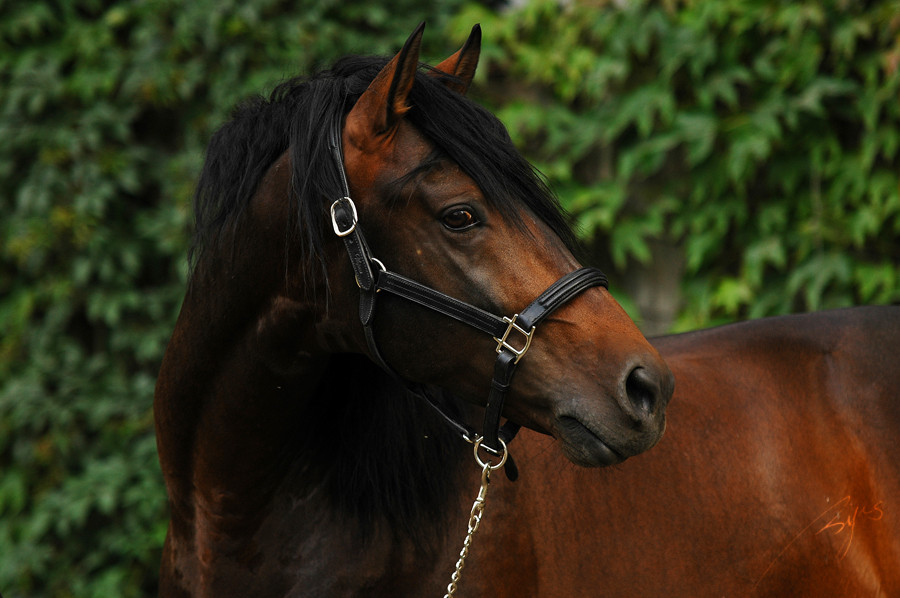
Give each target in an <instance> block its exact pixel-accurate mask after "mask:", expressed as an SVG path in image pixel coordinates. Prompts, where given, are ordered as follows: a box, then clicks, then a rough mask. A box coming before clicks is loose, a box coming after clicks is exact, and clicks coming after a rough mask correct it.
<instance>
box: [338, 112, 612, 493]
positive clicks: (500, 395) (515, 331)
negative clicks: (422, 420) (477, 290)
mask: <svg viewBox="0 0 900 598" xmlns="http://www.w3.org/2000/svg"><path fill="white" fill-rule="evenodd" d="M329 144H330V146H331V151H332V154H333V156H334V160H335V162H336V163H337V166H338V171H339V172H340V176H341V183H342V187H343V189H342V193H343V195H342V197H340V198H339V199H337V200H335V201H334V203H332V204H331V224H332V227H333V229H334V233H335V235H337V236H338V237H340V238H342V239H343V240H344V245H345V246H346V248H347V254H348V255H349V257H350V263H351V264H352V266H353V272H354V274H355V276H356V283H357V285H358V286H359V293H360V295H359V319H360V322H361V323H362V325H363V329H364V330H365V336H366V342H367V344H368V346H369V351H370V353H371V355H372V357H373V358H374V360H375V361H376V362H377V363H378V364H379V366H380V367H382V368H383V369H384V370H385V371H387V372H389V373H390V374H392V375H393V376H394V377H395V378H397V379H398V380H400V381H401V382H402V383H403V384H404V385H405V386H406V387H407V388H408V389H410V390H411V391H412V392H413V393H414V394H416V395H418V396H421V397H423V398H424V399H426V401H427V402H428V404H429V405H431V406H432V407H433V408H434V409H435V410H437V412H438V413H439V414H440V415H441V416H442V417H443V418H444V419H445V420H446V421H447V422H448V423H449V424H450V425H451V426H452V427H453V428H455V429H456V430H457V432H458V433H459V434H460V435H461V436H462V437H463V438H465V439H466V440H467V441H468V442H472V443H475V442H478V444H479V445H480V446H481V448H484V449H485V450H486V451H488V452H490V453H493V454H494V455H498V456H499V455H505V453H506V444H507V443H508V442H509V441H511V440H512V438H513V437H514V436H515V434H516V432H518V429H519V426H518V424H516V423H514V422H511V421H507V422H506V424H504V426H503V427H502V428H501V426H500V418H501V414H502V411H503V401H504V399H505V397H506V394H507V392H508V391H509V387H510V383H511V382H512V377H513V374H514V373H515V371H516V366H517V364H518V363H519V361H520V360H521V359H522V358H523V357H524V356H525V354H526V353H527V352H528V349H529V348H530V347H531V343H532V339H533V337H534V333H535V330H536V328H537V325H538V324H539V323H540V322H541V321H542V320H543V319H544V318H546V317H547V316H548V315H549V314H551V313H552V312H553V311H554V310H556V309H557V308H558V307H560V306H562V305H564V304H565V303H567V302H568V301H570V300H571V299H573V298H574V297H575V296H577V295H578V294H580V293H581V292H583V291H585V290H587V289H589V288H592V287H604V288H607V287H608V283H607V279H606V275H604V274H603V272H601V271H600V270H598V269H596V268H580V269H578V270H575V271H573V272H570V273H568V274H566V275H565V276H563V277H562V278H560V279H559V280H557V281H556V282H555V283H553V284H552V285H550V287H549V288H547V290H545V291H544V292H543V293H541V294H540V295H539V296H538V298H537V299H535V300H534V301H533V302H532V303H531V304H530V305H528V306H527V307H526V308H525V309H524V310H522V311H521V312H519V313H517V314H514V315H513V316H512V317H506V316H497V315H494V314H492V313H490V312H487V311H485V310H483V309H481V308H478V307H475V306H474V305H470V304H468V303H465V302H463V301H460V300H458V299H454V298H453V297H450V296H449V295H445V294H444V293H441V292H440V291H436V290H435V289H432V288H430V287H427V286H425V285H422V284H420V283H418V282H416V281H414V280H411V279H409V278H406V277H404V276H402V275H400V274H397V273H395V272H391V271H390V270H388V269H387V268H386V267H385V265H384V263H382V262H381V261H380V260H378V259H376V258H375V257H374V256H373V255H372V253H371V251H370V250H369V246H368V245H367V244H366V240H365V237H364V236H363V232H362V228H361V226H360V223H359V217H358V214H357V211H356V205H355V204H354V203H353V200H352V199H350V188H349V186H348V184H347V175H346V173H345V170H344V156H343V149H342V147H341V119H340V117H337V118H336V119H335V123H334V125H333V127H332V128H331V130H330V132H329ZM379 291H384V292H387V293H391V294H393V295H397V296H398V297H403V298H404V299H407V300H409V301H412V302H414V303H418V304H419V305H422V306H424V307H427V308H429V309H431V310H434V311H437V312H439V313H441V314H444V315H445V316H448V317H451V318H453V319H455V320H457V321H459V322H462V323H464V324H467V325H469V326H472V327H473V328H476V329H478V330H480V331H482V332H485V333H487V334H489V335H491V337H493V339H494V341H496V343H497V347H496V353H497V358H496V361H495V362H494V376H493V380H492V381H491V389H490V394H489V395H488V400H487V405H486V407H485V412H484V425H483V432H482V434H481V435H478V434H477V432H476V431H475V430H474V429H472V428H471V427H470V426H468V425H467V424H465V423H463V422H459V421H457V420H456V419H454V418H452V417H450V416H449V415H448V414H447V413H445V412H444V411H443V409H442V408H441V406H440V405H439V404H438V403H437V402H436V401H435V400H433V399H432V398H431V397H430V396H429V394H428V392H427V390H426V389H425V387H424V386H422V385H417V384H414V383H412V382H410V381H408V380H404V379H403V378H402V377H401V376H400V375H399V374H398V373H397V372H396V371H395V370H394V369H393V368H392V367H391V366H390V365H388V363H387V362H386V361H385V360H384V358H383V357H382V356H381V352H380V351H379V350H378V345H377V343H376V341H375V333H374V329H373V325H372V324H373V319H374V315H375V304H376V293H377V292H379ZM510 465H511V460H509V461H507V470H506V471H507V475H509V476H510V478H511V479H515V477H516V475H517V474H516V472H515V468H514V466H512V468H510Z"/></svg>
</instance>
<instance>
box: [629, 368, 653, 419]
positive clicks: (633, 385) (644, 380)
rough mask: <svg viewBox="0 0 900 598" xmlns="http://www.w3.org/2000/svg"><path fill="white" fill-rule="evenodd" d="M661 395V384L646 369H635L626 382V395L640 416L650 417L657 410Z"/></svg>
mask: <svg viewBox="0 0 900 598" xmlns="http://www.w3.org/2000/svg"><path fill="white" fill-rule="evenodd" d="M659 393H660V390H659V382H658V381H657V380H656V377H655V376H654V375H653V374H652V373H651V372H650V371H649V370H647V369H646V368H643V367H640V366H638V367H636V368H634V369H633V370H631V373H630V374H628V378H627V379H626V380H625V394H626V396H627V397H628V400H629V401H630V402H631V404H632V405H633V406H634V407H637V409H638V410H639V411H640V415H643V416H646V415H649V414H650V413H652V412H653V411H654V409H656V404H657V402H658V400H659Z"/></svg>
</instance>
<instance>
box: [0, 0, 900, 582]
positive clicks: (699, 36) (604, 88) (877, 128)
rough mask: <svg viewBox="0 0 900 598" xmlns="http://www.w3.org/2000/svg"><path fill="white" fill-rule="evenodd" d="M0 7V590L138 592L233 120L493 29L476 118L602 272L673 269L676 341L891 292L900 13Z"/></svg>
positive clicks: (157, 3)
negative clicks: (164, 391) (271, 94)
mask: <svg viewBox="0 0 900 598" xmlns="http://www.w3.org/2000/svg"><path fill="white" fill-rule="evenodd" d="M431 6H432V8H431V9H429V11H428V12H427V14H425V13H423V11H422V9H421V7H420V3H419V2H417V1H413V0H392V2H390V3H387V2H384V3H373V2H370V1H368V0H351V1H347V0H344V1H341V2H338V1H336V0H335V1H324V2H319V1H316V2H313V1H312V0H301V1H299V2H286V1H280V0H242V1H240V2H235V1H233V0H193V1H192V2H181V1H176V0H143V1H141V0H134V1H124V0H123V1H118V2H115V1H103V0H69V1H66V0H59V1H49V0H31V1H21V2H18V1H11V0H0V140H2V142H0V218H2V220H0V592H3V594H4V596H6V597H7V598H14V597H16V596H126V597H127V596H140V595H149V594H152V593H154V591H155V576H156V569H157V563H158V559H159V551H160V548H161V544H162V539H163V537H164V533H165V521H166V514H165V499H164V490H163V486H162V479H161V476H160V473H159V467H158V465H157V462H156V454H155V441H154V438H153V426H152V413H151V404H152V394H153V385H154V380H155V376H156V370H157V368H158V366H159V362H160V359H161V356H162V352H163V350H164V348H165V343H166V341H167V339H168V335H169V334H170V332H171V329H172V325H173V323H174V318H175V315H176V313H177V310H178V307H179V305H180V300H181V297H182V295H183V291H184V284H185V278H186V262H185V250H186V245H187V238H188V234H189V229H190V221H191V216H190V212H189V201H190V195H191V190H192V187H193V184H194V181H195V179H196V176H197V174H198V171H199V167H200V165H201V163H202V158H203V150H204V147H205V144H206V141H207V140H208V138H209V136H210V135H211V133H212V131H213V130H214V128H215V127H216V126H218V125H219V124H221V123H222V122H223V121H224V120H225V119H226V118H227V115H228V112H229V110H230V108H231V106H232V105H233V104H234V103H235V102H236V101H238V100H239V99H241V98H243V97H246V96H247V95H249V94H251V93H259V92H266V91H268V90H270V89H271V88H272V87H273V86H274V84H275V83H277V82H278V81H280V80H282V79H283V78H285V77H288V76H291V75H294V74H297V73H301V72H306V73H308V72H311V71H313V70H315V69H317V68H320V67H323V66H326V65H327V64H328V63H329V62H331V61H332V60H333V59H334V58H336V57H337V56H340V55H343V54H346V53H350V52H362V53H382V54H385V53H390V52H392V51H395V50H396V49H397V48H398V47H399V46H400V44H402V42H403V40H404V39H405V38H406V36H407V35H408V33H409V32H410V31H411V30H412V29H413V28H414V27H415V25H416V24H417V23H418V21H420V20H422V19H427V20H428V21H429V30H428V34H427V35H426V38H425V42H426V46H425V48H424V57H425V58H426V59H427V60H432V61H434V60H437V59H440V58H442V57H444V56H445V55H446V54H447V53H449V52H450V51H453V50H455V48H456V47H457V46H458V45H459V44H460V43H461V42H462V40H463V39H465V36H466V35H467V33H468V30H469V28H470V27H471V25H472V24H473V23H474V22H481V23H482V26H483V28H484V32H485V47H484V54H483V58H482V66H481V69H480V71H479V75H478V78H477V80H476V87H475V88H474V89H473V91H472V94H473V95H474V96H475V97H476V98H477V99H480V100H481V101H483V102H484V103H486V104H487V105H488V106H489V107H491V108H492V109H494V110H495V111H496V112H497V113H498V115H499V116H501V118H502V119H503V120H504V121H505V122H506V123H507V125H508V126H509V127H510V130H511V133H512V134H513V136H514V138H515V139H516V141H517V143H519V145H520V147H522V148H523V149H524V150H525V151H526V153H527V154H528V155H529V157H531V158H532V160H534V161H535V162H536V163H537V164H538V165H539V167H540V168H541V169H542V170H543V171H544V172H545V174H546V175H547V176H548V178H549V179H550V181H551V183H552V184H553V185H554V186H555V187H556V189H557V190H558V191H559V193H560V196H561V198H562V200H563V202H564V204H565V205H566V206H567V207H568V208H569V209H570V210H571V211H572V212H573V213H574V214H575V215H576V217H577V221H578V223H579V225H580V227H581V231H582V235H583V237H584V238H585V239H586V240H588V241H592V242H593V244H594V246H595V247H596V248H597V249H598V251H599V252H601V253H604V254H606V255H608V256H609V259H610V260H611V266H612V267H614V268H617V269H620V270H622V271H623V274H624V273H625V272H627V270H628V267H629V265H630V264H633V263H636V262H642V261H647V260H650V259H652V253H651V251H650V242H651V241H652V240H654V239H663V240H665V241H666V242H667V243H669V244H670V245H671V246H672V247H674V248H675V249H673V250H676V251H681V252H683V254H684V258H685V264H686V270H685V273H684V282H683V289H682V290H683V293H684V297H685V302H684V307H683V309H682V311H681V315H680V319H679V322H678V324H677V326H678V327H681V328H685V327H696V326H701V325H707V324H709V323H712V322H718V321H722V320H730V319H738V318H744V317H756V316H762V315H768V314H773V313H782V312H787V311H799V310H807V309H819V308H825V307H831V306H838V305H850V304H855V303H891V302H897V301H898V300H900V271H898V267H897V264H896V261H897V258H898V256H900V240H898V239H900V192H898V146H900V102H898V100H900V74H898V62H900V38H898V31H900V21H898V18H900V17H898V15H900V3H898V2H876V3H869V4H867V5H865V4H862V3H857V2H826V3H820V2H792V3H781V2H744V1H737V0H722V1H718V2H685V3H677V2H642V1H633V2H619V3H607V2H571V3H566V4H565V6H560V5H558V4H557V3H554V2H549V1H547V0H532V1H530V2H528V3H526V4H525V5H524V6H522V7H521V8H517V9H515V10H513V11H512V12H505V13H498V12H496V11H494V10H492V9H490V8H487V7H486V6H484V5H482V4H477V3H472V2H468V3H466V2H464V1H463V0H441V1H439V2H435V3H432V5H431Z"/></svg>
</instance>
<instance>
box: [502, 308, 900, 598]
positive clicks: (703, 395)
mask: <svg viewBox="0 0 900 598" xmlns="http://www.w3.org/2000/svg"><path fill="white" fill-rule="evenodd" d="M654 344H655V345H656V346H657V348H658V349H659V351H660V353H661V354H662V355H663V357H664V358H665V359H666V361H667V362H668V363H669V365H670V367H671V368H672V370H673V372H674V373H675V377H676V391H675V396H674V398H673V400H672V403H671V405H670V408H669V415H668V422H669V424H668V429H667V431H666V434H665V436H664V437H663V439H662V441H661V442H660V443H659V444H658V445H657V446H656V447H655V448H653V449H651V450H650V451H648V452H647V453H646V454H643V455H639V456H637V457H634V458H632V459H630V460H628V461H627V462H625V463H624V464H622V465H620V466H617V467H615V468H608V469H604V470H584V469H579V468H575V467H570V466H568V465H560V462H561V459H560V458H559V457H558V455H556V454H554V453H555V451H553V450H552V441H551V440H549V439H545V438H542V437H539V436H536V435H533V434H527V435H526V438H527V440H525V441H524V442H522V444H521V445H519V448H517V449H516V450H517V451H520V452H521V453H524V455H523V456H522V457H521V458H520V462H521V463H522V469H523V479H522V481H520V482H519V483H518V487H516V488H513V487H511V486H510V485H505V486H506V488H505V490H504V491H502V493H504V494H506V495H507V496H505V499H506V500H507V501H508V503H509V504H503V505H502V506H501V501H500V500H498V501H497V502H498V506H496V507H494V508H495V509H496V510H493V512H491V513H489V515H488V517H487V520H486V528H487V529H490V528H491V527H493V526H496V527H497V528H503V527H507V526H509V527H515V526H517V527H518V529H522V528H524V527H525V526H528V527H529V531H528V536H529V539H530V540H529V541H527V542H526V541H524V540H523V541H521V544H522V545H524V546H527V549H526V548H519V549H517V550H512V549H511V548H510V545H509V543H507V544H505V546H497V547H496V550H497V552H496V553H494V554H492V555H491V556H489V557H487V558H488V559H489V560H491V559H493V560H502V559H504V558H505V559H506V560H507V561H508V562H513V561H515V560H518V561H520V562H527V563H532V566H533V567H535V568H537V571H532V572H530V573H529V576H528V579H527V580H525V579H523V583H528V584H529V585H530V586H531V587H535V586H536V587H537V591H536V592H535V595H541V596H563V595H597V596H658V595H673V596H723V595H727V596H794V595H796V596H835V597H837V596H842V597H845V596H898V595H900V568H898V567H897V566H896V565H897V563H900V506H898V504H897V502H896V500H897V499H896V497H897V496H900V442H898V441H897V438H898V436H900V397H898V396H897V395H898V390H900V368H898V367H896V365H895V362H896V357H897V355H898V354H900V308H864V309H851V310H838V311H833V312H823V313H818V314H813V315H805V316H790V317H785V318H770V319H765V320H760V321H754V322H747V323H743V324H737V325H731V326H725V327H721V328H716V329H712V330H708V331H701V332H696V333H688V334H684V335H677V336H671V337H666V338H661V339H657V340H656V341H654ZM500 493H501V492H498V494H500ZM501 511H504V513H500V512H501ZM492 518H496V519H497V520H496V522H495V523H493V525H492V524H491V520H492ZM485 537H486V538H490V537H491V534H490V533H485ZM510 553H515V554H510ZM519 553H521V554H519ZM554 563H555V564H554ZM563 563H568V565H564V564H563ZM491 591H492V592H494V593H495V594H496V592H498V591H499V592H500V593H499V594H497V595H505V594H503V590H501V589H499V588H492V589H491ZM586 592H587V593H586ZM485 595H487V594H485Z"/></svg>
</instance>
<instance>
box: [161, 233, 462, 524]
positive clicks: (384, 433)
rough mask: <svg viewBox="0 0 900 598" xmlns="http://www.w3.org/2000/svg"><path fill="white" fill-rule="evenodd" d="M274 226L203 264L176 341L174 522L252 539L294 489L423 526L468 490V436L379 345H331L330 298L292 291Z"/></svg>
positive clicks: (339, 511) (165, 408)
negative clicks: (324, 301)
mask: <svg viewBox="0 0 900 598" xmlns="http://www.w3.org/2000/svg"><path fill="white" fill-rule="evenodd" d="M240 236H241V231H240V230H238V231H236V237H238V238H239V237H240ZM272 236H274V237H276V239H275V240H274V241H273V240H271V239H270V240H269V241H268V242H263V241H258V242H244V243H238V244H236V245H235V246H234V250H233V251H232V252H231V257H230V259H228V258H226V259H220V260H213V259H212V256H209V257H210V259H208V260H207V261H206V263H201V264H198V268H197V271H196V272H195V276H194V280H193V281H192V284H191V287H190V289H189V291H188V294H187V296H186V298H185V302H184V305H183V307H182V313H181V315H180V317H179V321H178V323H177V325H176V329H175V333H174V335H173V338H172V340H171V342H170V345H169V348H168V349H167V353H166V357H165V360H164V363H163V367H162V369H161V372H160V378H159V382H158V386H157V395H156V405H155V410H156V417H157V431H158V435H159V452H160V461H161V463H162V467H163V472H164V474H165V476H166V481H167V486H168V488H169V494H170V500H171V506H172V512H173V513H172V515H173V517H172V521H173V531H175V532H176V533H177V531H178V529H179V528H180V529H181V531H182V532H183V534H186V535H187V536H190V535H192V534H194V533H195V530H196V529H197V528H198V525H197V519H198V518H200V517H205V518H211V519H214V520H215V525H216V526H217V530H216V533H218V534H221V535H224V536H229V537H232V538H236V539H240V538H246V537H249V536H251V535H252V534H253V531H254V529H255V528H256V526H258V525H259V523H260V517H261V516H262V515H261V514H262V513H263V512H266V510H267V509H268V508H269V507H270V505H271V504H272V503H273V501H275V499H276V497H278V496H279V495H281V496H285V495H287V497H288V498H289V499H290V500H288V501H287V503H290V502H295V503H296V501H298V500H301V501H302V500H306V499H305V498H304V497H310V496H315V497H316V499H315V500H317V501H318V502H319V504H318V505H316V506H317V508H324V509H327V510H331V511H332V512H333V513H334V514H335V515H336V517H339V518H340V519H342V520H345V521H353V522H355V523H354V524H353V525H354V526H355V527H357V528H358V529H360V530H363V531H364V532H365V531H366V530H371V529H373V528H374V527H376V526H381V525H382V524H384V523H386V524H387V525H389V526H390V527H392V528H395V529H400V530H405V532H406V533H407V534H408V535H410V536H412V537H413V538H414V539H423V538H422V535H423V533H422V530H437V529H439V528H440V525H439V524H438V525H435V524H436V523H439V520H440V519H441V517H442V514H443V513H444V512H446V509H445V508H444V506H445V504H446V503H447V501H448V500H453V499H454V498H453V497H454V491H453V488H454V484H455V482H456V478H457V476H456V472H457V471H458V469H459V468H458V466H457V465H458V464H459V463H461V462H464V459H465V453H464V450H465V449H464V446H465V445H464V443H462V442H461V441H459V440H458V439H457V438H456V437H455V436H454V435H453V434H452V433H451V432H450V431H449V430H448V429H447V428H446V425H445V424H444V422H442V421H440V420H439V418H437V417H436V416H434V415H433V414H432V413H431V412H430V409H429V408H428V407H427V406H425V405H424V403H422V402H421V400H420V399H418V398H417V397H413V396H410V395H409V394H408V393H407V392H406V391H405V390H404V389H403V387H402V386H400V385H399V384H398V383H397V382H395V381H394V380H393V379H392V378H391V377H390V376H389V375H387V374H385V373H384V372H382V371H381V370H380V369H379V368H377V367H376V366H374V364H372V363H371V362H370V361H369V360H368V359H367V358H366V357H364V356H362V355H359V354H352V353H333V352H329V351H330V350H331V348H333V346H340V345H342V344H346V343H341V342H332V343H324V344H325V345H332V347H331V348H329V349H323V343H322V342H321V339H322V337H323V333H322V331H321V329H320V326H321V320H322V314H321V312H320V311H319V308H317V307H316V306H315V305H314V304H311V303H307V302H303V301H297V300H292V299H288V298H287V297H286V296H285V295H284V294H282V293H281V291H283V290H284V289H283V286H284V279H285V266H284V263H283V261H280V260H272V259H271V255H272V253H271V252H273V251H276V249H277V248H278V246H279V245H280V247H281V248H282V249H283V245H284V238H283V236H282V237H280V238H279V236H278V235H272ZM226 255H227V254H226ZM275 255H277V253H276V254H275ZM201 267H206V268H208V269H206V270H201ZM320 303H321V302H320ZM332 324H333V323H332ZM353 324H355V325H357V326H358V325H359V324H358V322H354V323H353ZM334 328H335V327H334V326H333V325H332V326H331V327H330V328H329V331H328V334H325V335H324V336H331V337H332V338H334V337H335V336H336V335H335V334H334V332H333V329H334ZM337 336H340V335H337ZM448 401H449V402H451V403H452V402H453V401H452V399H448ZM435 472H438V473H435ZM281 503H282V504H283V503H284V501H281ZM424 540H427V538H425V539H424ZM238 541H239V540H238Z"/></svg>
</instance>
